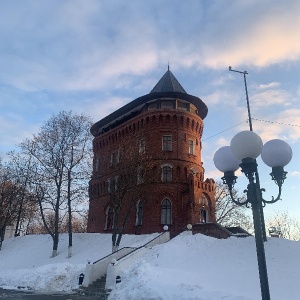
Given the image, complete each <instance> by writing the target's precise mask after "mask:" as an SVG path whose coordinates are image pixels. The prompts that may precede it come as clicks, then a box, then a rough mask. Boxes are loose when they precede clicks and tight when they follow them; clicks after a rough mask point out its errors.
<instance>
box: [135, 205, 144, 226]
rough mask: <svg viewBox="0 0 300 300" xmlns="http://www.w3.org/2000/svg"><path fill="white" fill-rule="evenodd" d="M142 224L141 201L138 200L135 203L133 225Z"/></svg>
mask: <svg viewBox="0 0 300 300" xmlns="http://www.w3.org/2000/svg"><path fill="white" fill-rule="evenodd" d="M141 225H143V203H142V200H139V201H138V202H137V204H136V217H135V226H141Z"/></svg>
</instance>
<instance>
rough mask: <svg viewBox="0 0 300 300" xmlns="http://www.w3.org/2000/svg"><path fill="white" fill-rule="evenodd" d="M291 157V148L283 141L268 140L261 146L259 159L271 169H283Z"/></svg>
mask: <svg viewBox="0 0 300 300" xmlns="http://www.w3.org/2000/svg"><path fill="white" fill-rule="evenodd" d="M292 157H293V150H292V148H291V146H290V145H289V144H288V143H286V142H285V141H283V140H280V139H274V140H270V141H268V142H267V143H265V145H264V146H263V149H262V152H261V158H262V160H263V162H264V163H265V164H266V165H267V166H269V167H271V168H275V167H284V166H286V165H287V164H288V163H289V162H290V161H291V159H292Z"/></svg>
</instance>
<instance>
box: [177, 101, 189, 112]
mask: <svg viewBox="0 0 300 300" xmlns="http://www.w3.org/2000/svg"><path fill="white" fill-rule="evenodd" d="M177 107H178V109H180V110H184V111H188V110H189V104H188V103H184V102H181V101H178V102H177Z"/></svg>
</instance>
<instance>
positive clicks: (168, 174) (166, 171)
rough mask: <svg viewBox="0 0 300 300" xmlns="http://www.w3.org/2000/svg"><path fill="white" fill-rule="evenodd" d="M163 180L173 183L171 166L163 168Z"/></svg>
mask: <svg viewBox="0 0 300 300" xmlns="http://www.w3.org/2000/svg"><path fill="white" fill-rule="evenodd" d="M161 180H162V181H164V182H171V181H172V168H171V167H169V166H164V167H162V176H161Z"/></svg>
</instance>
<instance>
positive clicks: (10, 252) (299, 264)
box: [0, 232, 300, 300]
mask: <svg viewBox="0 0 300 300" xmlns="http://www.w3.org/2000/svg"><path fill="white" fill-rule="evenodd" d="M154 236H155V235H147V236H134V235H131V236H129V235H125V236H124V239H123V241H122V246H139V245H141V244H143V243H145V242H147V241H149V240H150V239H152V238H153V237H154ZM67 240H68V239H67V235H62V236H61V239H60V245H59V251H60V253H59V255H58V256H57V257H55V258H50V254H51V238H50V237H49V236H47V235H33V236H25V237H17V238H13V239H9V240H6V241H4V244H3V250H2V251H0V287H5V288H8V287H10V288H16V287H17V286H23V287H30V288H33V289H35V290H43V291H53V290H55V291H70V290H72V289H75V288H77V287H78V286H77V284H78V275H79V274H80V273H81V272H84V269H85V264H86V262H87V260H88V259H89V260H91V261H95V260H97V259H99V258H100V257H102V256H105V255H107V254H109V253H110V250H111V236H110V235H108V234H88V233H86V234H74V247H73V248H74V249H73V252H74V255H73V257H72V258H70V259H68V258H66V256H67ZM265 249H266V257H267V264H268V273H269V284H270V293H271V299H272V300H297V299H300V295H299V283H298V282H299V278H300V242H295V241H289V240H285V239H278V238H269V239H268V242H267V243H265ZM121 278H122V282H121V283H119V284H118V285H117V286H116V288H115V289H114V290H113V291H112V292H111V295H110V298H109V299H111V300H117V299H122V300H123V299H124V300H130V299H135V300H146V299H147V300H150V299H153V300H160V299H162V300H174V299H182V300H187V299H189V300H192V299H193V300H220V299H226V300H258V299H260V286H259V277H258V267H257V260H256V250H255V240H254V238H253V237H248V238H235V237H232V238H229V239H227V240H218V239H214V238H211V237H207V236H204V235H201V234H197V235H193V236H192V235H190V234H189V233H188V232H185V233H183V234H181V235H180V236H178V237H176V238H174V239H172V240H171V241H170V242H168V243H166V244H163V245H157V246H154V247H152V249H149V251H148V253H147V254H146V255H145V256H144V257H143V258H142V259H140V260H138V261H137V262H136V263H135V264H134V265H133V266H132V267H131V268H130V269H128V270H125V271H124V272H123V273H122V274H121Z"/></svg>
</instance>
